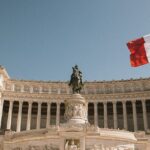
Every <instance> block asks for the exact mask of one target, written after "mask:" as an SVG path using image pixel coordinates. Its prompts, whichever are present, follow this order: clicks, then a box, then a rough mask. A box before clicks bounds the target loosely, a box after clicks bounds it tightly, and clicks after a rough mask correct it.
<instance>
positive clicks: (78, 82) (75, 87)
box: [69, 65, 83, 94]
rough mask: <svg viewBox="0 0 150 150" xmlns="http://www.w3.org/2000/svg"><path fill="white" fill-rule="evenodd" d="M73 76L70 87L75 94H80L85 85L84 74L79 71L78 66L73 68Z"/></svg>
mask: <svg viewBox="0 0 150 150" xmlns="http://www.w3.org/2000/svg"><path fill="white" fill-rule="evenodd" d="M72 71H73V72H72V75H71V79H70V82H69V86H71V87H72V91H73V94H75V93H80V91H81V89H82V87H83V83H82V72H81V71H80V70H79V69H78V66H77V65H75V66H74V67H72Z"/></svg>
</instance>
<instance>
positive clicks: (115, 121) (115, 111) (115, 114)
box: [113, 102, 118, 129]
mask: <svg viewBox="0 0 150 150" xmlns="http://www.w3.org/2000/svg"><path fill="white" fill-rule="evenodd" d="M113 117H114V129H117V127H118V122H117V108H116V102H113Z"/></svg>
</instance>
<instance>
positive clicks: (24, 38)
mask: <svg viewBox="0 0 150 150" xmlns="http://www.w3.org/2000/svg"><path fill="white" fill-rule="evenodd" d="M149 6H150V1H149V0H139V1H137V0H124V1H123V0H113V1H111V0H0V64H1V65H3V66H4V67H5V68H6V69H7V71H8V73H9V75H10V77H11V78H16V79H25V80H54V81H58V80H61V81H63V80H69V78H70V74H71V72H72V66H74V65H75V64H78V65H79V68H80V69H81V70H82V72H83V76H84V80H90V81H91V80H92V81H93V80H100V81H102V80H120V79H130V78H140V77H150V64H148V65H144V66H141V67H137V68H132V67H130V63H129V51H128V49H127V46H126V43H127V42H128V41H129V40H132V39H135V38H138V37H141V36H143V35H146V34H149V33H150V9H149Z"/></svg>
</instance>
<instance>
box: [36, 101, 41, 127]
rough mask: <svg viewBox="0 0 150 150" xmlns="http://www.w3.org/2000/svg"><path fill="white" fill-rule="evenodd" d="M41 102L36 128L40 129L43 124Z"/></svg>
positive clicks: (39, 103)
mask: <svg viewBox="0 0 150 150" xmlns="http://www.w3.org/2000/svg"><path fill="white" fill-rule="evenodd" d="M41 104H42V103H41V102H38V114H37V123H36V129H40V125H41Z"/></svg>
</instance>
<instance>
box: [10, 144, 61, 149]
mask: <svg viewBox="0 0 150 150" xmlns="http://www.w3.org/2000/svg"><path fill="white" fill-rule="evenodd" d="M24 147H25V146H24ZM24 147H15V148H12V149H11V150H59V147H58V145H54V144H50V145H42V146H41V145H29V146H27V147H26V148H24Z"/></svg>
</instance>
